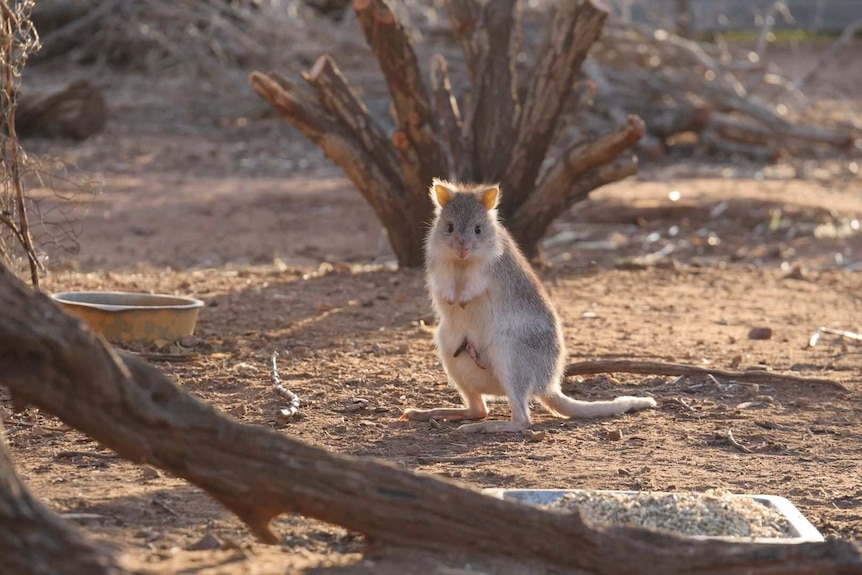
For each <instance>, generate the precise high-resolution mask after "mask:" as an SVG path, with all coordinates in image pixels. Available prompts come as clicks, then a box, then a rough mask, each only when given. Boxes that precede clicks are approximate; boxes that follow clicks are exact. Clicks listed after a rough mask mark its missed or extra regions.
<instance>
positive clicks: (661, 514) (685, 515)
mask: <svg viewBox="0 0 862 575" xmlns="http://www.w3.org/2000/svg"><path fill="white" fill-rule="evenodd" d="M543 507H544V508H547V509H554V510H558V511H565V510H574V509H576V508H577V509H580V510H581V513H582V514H583V516H584V517H585V519H587V520H588V521H591V522H593V523H597V524H600V525H613V526H620V525H628V526H636V527H647V528H652V529H663V530H666V531H673V532H676V533H680V534H683V535H705V536H711V537H720V536H723V537H768V538H783V537H793V533H792V531H791V530H790V523H789V522H788V520H787V518H786V517H784V515H782V514H781V513H779V512H778V511H777V510H775V509H773V508H772V507H769V506H767V505H764V504H762V503H760V502H758V501H756V500H754V499H751V498H749V497H740V496H734V495H733V494H732V493H730V492H728V491H722V490H709V491H706V492H704V493H650V492H638V493H631V494H629V493H608V492H596V491H576V492H572V493H567V494H565V495H564V496H563V497H562V498H560V499H559V500H557V501H555V502H553V503H550V504H547V505H543Z"/></svg>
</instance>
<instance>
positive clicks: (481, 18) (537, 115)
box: [249, 0, 644, 266]
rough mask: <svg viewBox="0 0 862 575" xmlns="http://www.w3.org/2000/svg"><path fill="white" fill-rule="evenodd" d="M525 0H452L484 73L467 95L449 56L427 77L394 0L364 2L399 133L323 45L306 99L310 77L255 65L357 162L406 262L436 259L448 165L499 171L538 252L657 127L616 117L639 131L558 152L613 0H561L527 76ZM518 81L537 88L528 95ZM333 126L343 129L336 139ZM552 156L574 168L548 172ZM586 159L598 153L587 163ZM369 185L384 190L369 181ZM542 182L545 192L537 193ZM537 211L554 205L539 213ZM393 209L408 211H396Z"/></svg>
mask: <svg viewBox="0 0 862 575" xmlns="http://www.w3.org/2000/svg"><path fill="white" fill-rule="evenodd" d="M519 4H520V3H518V2H515V1H514V0H501V1H498V2H480V1H479V0H447V2H446V6H447V9H448V11H449V15H450V19H451V21H452V26H453V29H454V34H455V36H456V37H457V39H458V40H459V42H460V45H461V48H462V50H463V52H464V58H465V62H466V67H467V69H468V72H469V76H470V77H469V81H470V89H469V95H462V96H461V98H460V100H461V101H460V102H459V101H458V100H459V98H458V97H456V96H455V95H454V94H452V88H451V84H450V82H449V77H448V69H447V66H446V61H445V60H444V59H443V57H442V56H440V55H437V56H435V58H434V60H433V61H432V64H431V86H430V89H429V87H428V86H426V83H425V81H424V79H423V76H422V74H421V70H420V67H419V64H418V62H417V58H416V54H415V51H414V48H413V45H412V43H411V40H410V37H409V34H408V33H407V30H406V29H405V28H404V26H403V25H402V23H401V22H400V21H399V19H398V16H397V12H396V11H393V10H392V8H391V6H390V1H389V0H353V2H352V5H353V9H354V11H355V12H356V18H357V21H358V23H359V25H360V27H361V28H362V31H363V33H364V35H365V39H366V41H367V43H368V45H369V46H370V48H371V52H372V53H373V54H374V57H375V58H376V59H377V61H378V63H379V64H380V69H381V71H382V73H383V76H384V78H385V80H386V83H387V86H388V88H389V94H390V96H391V99H392V113H393V119H394V121H395V129H394V130H393V131H392V132H391V133H390V134H389V135H388V138H386V137H384V134H385V131H384V130H383V128H382V127H381V126H380V125H378V123H377V121H376V120H375V119H374V118H373V117H371V115H370V114H369V113H368V110H367V108H366V107H365V106H364V105H363V104H362V102H360V101H359V99H358V98H357V97H356V95H355V93H354V92H353V90H352V89H351V88H350V86H349V85H348V84H347V82H346V80H344V77H343V76H342V75H341V73H340V72H339V71H338V68H337V66H336V65H335V63H334V61H333V60H332V59H331V58H329V57H328V56H321V58H320V59H319V60H318V61H317V63H315V65H314V66H313V67H312V69H311V70H310V71H309V72H308V73H306V74H304V75H303V78H304V80H305V81H306V82H307V83H308V84H310V85H311V87H312V88H313V90H314V93H315V97H316V100H314V101H309V100H308V99H306V98H305V97H304V92H305V87H304V86H297V85H294V84H293V83H291V82H284V81H275V76H274V75H271V74H270V75H266V74H262V73H260V72H254V73H252V74H251V75H250V77H249V82H250V84H251V86H252V87H253V88H254V89H255V91H256V92H257V93H258V94H259V95H260V96H261V97H262V98H263V99H264V100H266V101H267V102H268V103H269V104H270V105H271V106H272V107H273V108H275V109H276V110H277V111H278V112H279V113H280V114H281V115H282V117H283V118H284V119H285V120H287V121H288V122H289V123H291V124H293V125H294V126H295V127H297V128H299V130H300V131H302V133H303V134H305V135H306V136H307V137H308V138H309V139H311V140H312V141H313V142H314V143H315V144H317V145H318V146H319V147H320V148H321V149H322V150H323V151H324V153H325V154H326V155H327V156H329V157H330V158H331V159H332V160H333V161H334V162H335V163H336V164H337V165H338V166H339V167H340V168H341V169H342V170H344V172H345V174H346V175H347V176H348V177H349V178H350V180H351V182H352V183H353V184H354V185H355V186H356V188H357V189H358V190H359V191H360V192H361V193H362V194H363V196H364V197H365V198H366V200H368V201H369V203H371V205H372V207H373V208H374V209H375V212H376V213H377V215H378V217H379V218H380V220H381V223H382V224H383V226H384V227H385V228H386V230H387V232H388V235H389V239H390V242H391V244H392V248H393V251H394V252H395V256H396V257H397V259H398V263H399V265H402V266H419V265H421V264H422V259H423V253H422V244H423V240H424V236H425V233H426V230H427V229H428V225H429V223H430V219H431V202H430V200H429V199H428V195H427V187H428V186H429V185H430V182H431V179H432V178H434V177H444V178H447V177H448V178H458V179H467V180H473V181H477V180H481V181H493V182H499V183H500V185H501V186H502V189H503V196H502V203H501V206H500V213H501V215H502V217H503V221H504V223H505V224H506V225H507V226H510V229H511V231H512V233H513V235H514V236H515V239H516V240H517V241H518V243H519V244H520V245H521V247H522V248H523V250H524V251H525V252H526V254H527V255H528V256H530V257H536V256H538V255H539V249H540V245H541V244H540V241H541V239H542V237H543V236H544V235H545V233H546V231H547V229H548V226H549V225H550V224H551V222H552V221H553V219H555V218H556V217H558V216H559V215H560V214H561V213H562V212H563V211H565V210H567V209H568V208H569V207H570V206H571V205H572V204H573V203H574V202H575V201H577V200H580V199H583V198H585V197H586V196H587V194H589V192H590V191H591V190H592V189H594V188H596V187H599V186H602V185H604V184H607V183H610V182H613V181H616V180H619V179H621V178H624V177H626V176H629V175H631V174H632V173H633V171H634V170H635V169H636V164H634V163H631V162H629V163H628V164H627V165H626V166H625V167H624V168H621V169H619V168H620V166H619V165H617V168H618V169H602V165H603V164H611V163H612V162H613V161H614V160H615V159H617V157H618V156H619V155H620V154H622V153H623V152H624V151H625V150H626V149H627V148H629V147H631V146H633V145H634V144H635V143H636V141H637V139H638V138H640V137H641V135H643V133H644V132H643V129H642V127H641V129H639V130H633V129H627V128H625V127H623V126H616V127H614V129H617V130H627V131H626V135H625V137H622V138H611V139H610V140H609V139H607V138H601V137H593V136H590V137H589V138H587V139H586V140H585V141H580V142H578V144H577V149H576V150H563V151H562V152H561V153H559V154H557V153H554V150H551V147H552V143H553V142H554V141H555V136H556V135H557V134H558V133H559V132H560V131H561V130H562V129H563V128H564V127H565V126H564V125H563V124H564V122H561V119H562V118H563V111H564V108H565V106H566V103H567V102H568V101H569V100H570V99H571V96H572V94H573V91H572V84H573V81H574V79H575V77H576V75H577V73H578V70H579V68H580V65H581V62H583V60H584V58H585V57H586V54H587V52H588V50H589V49H590V47H591V46H592V44H593V43H594V42H595V40H596V39H597V38H598V37H599V34H600V32H601V30H602V25H603V24H604V21H605V18H606V17H607V9H606V7H605V5H604V3H603V2H601V1H599V0H578V1H560V2H559V3H558V4H557V6H556V8H555V9H554V10H553V11H552V12H553V15H552V17H551V19H550V25H549V26H548V31H547V36H546V39H545V41H544V43H543V46H544V48H543V49H542V50H541V51H540V53H539V54H538V55H537V56H536V63H535V66H533V68H532V70H533V71H532V76H531V78H530V80H529V81H527V82H518V81H517V78H516V75H515V59H516V58H517V57H518V56H519V55H518V52H519V51H520V49H519V42H520V11H519V10H520V8H519V7H518V5H519ZM518 85H525V86H529V87H528V88H527V89H526V91H525V93H524V95H523V98H522V97H521V95H520V94H519V92H518V90H517V89H516V87H517V86H518ZM607 131H609V132H612V131H613V130H611V129H609V130H607ZM330 134H334V135H335V136H336V141H335V142H333V141H332V138H331V137H329V135H330ZM387 140H388V141H387ZM334 144H338V145H337V146H336V145H334ZM620 144H622V145H620ZM572 154H576V155H578V161H571V159H570V156H571V155H572ZM549 156H550V157H557V158H559V162H561V163H564V164H565V166H562V167H558V168H559V169H557V170H556V171H554V172H553V174H549V176H548V177H543V176H542V174H543V173H544V172H545V171H546V166H545V159H546V157H549ZM584 157H589V160H584V161H581V160H582V159H583V158H584ZM393 167H394V168H395V170H393ZM552 170H553V168H552ZM599 172H600V173H601V175H600V176H597V175H596V174H597V173H599ZM579 179H580V180H581V182H582V183H581V184H580V185H579V187H578V188H577V190H575V191H574V192H573V189H572V183H571V182H575V181H578V180H579ZM584 182H588V183H589V185H586V184H585V183H584ZM369 187H373V188H375V189H377V190H379V192H373V193H369V190H368V188H369ZM383 190H385V193H384V192H383ZM534 193H535V194H538V195H539V196H540V198H539V199H537V200H534V199H533V194H534ZM390 204H391V206H390ZM528 204H529V208H527V207H526V206H527V205H528ZM522 207H524V211H523V212H522V211H521V208H522ZM537 212H541V217H534V216H535V214H536V213H537ZM387 213H389V214H395V213H397V214H398V217H397V218H391V217H386V214H387ZM510 224H511V225H510Z"/></svg>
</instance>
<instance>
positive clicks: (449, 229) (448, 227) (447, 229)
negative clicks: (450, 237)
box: [446, 223, 455, 234]
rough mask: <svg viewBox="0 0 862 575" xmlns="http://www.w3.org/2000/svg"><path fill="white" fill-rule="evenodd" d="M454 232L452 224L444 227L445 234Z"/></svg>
mask: <svg viewBox="0 0 862 575" xmlns="http://www.w3.org/2000/svg"><path fill="white" fill-rule="evenodd" d="M454 231H455V225H454V224H452V223H450V224H449V225H447V226H446V233H447V234H451V233H452V232H454Z"/></svg>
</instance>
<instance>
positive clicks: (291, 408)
mask: <svg viewBox="0 0 862 575" xmlns="http://www.w3.org/2000/svg"><path fill="white" fill-rule="evenodd" d="M276 358H278V352H277V351H274V352H272V356H271V357H270V359H271V361H272V385H273V386H275V392H276V393H277V394H279V395H280V396H281V397H283V398H284V399H286V400H287V407H286V408H284V409H281V410H280V411H279V413H280V414H281V415H282V416H283V417H286V418H288V417H293V416H294V415H296V412H297V411H298V410H299V396H298V395H296V394H295V393H293V392H292V391H290V390H289V389H287V388H286V387H284V385H282V383H281V378H279V377H278V365H277V364H276Z"/></svg>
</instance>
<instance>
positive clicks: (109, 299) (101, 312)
mask: <svg viewBox="0 0 862 575" xmlns="http://www.w3.org/2000/svg"><path fill="white" fill-rule="evenodd" d="M51 297H52V298H53V299H54V300H55V301H57V302H58V303H59V304H60V305H62V306H63V308H64V309H65V310H66V311H68V312H69V313H71V314H73V315H76V316H78V317H80V318H81V319H82V320H84V321H85V322H86V323H87V325H89V326H90V328H91V329H92V330H93V331H97V332H99V333H101V334H102V335H103V336H105V339H107V340H108V341H111V342H143V343H154V342H159V341H175V340H177V339H179V338H181V337H183V336H186V335H192V334H193V333H194V331H195V324H196V323H197V320H198V312H200V309H201V308H202V307H203V305H204V302H202V301H201V300H199V299H194V298H190V297H178V296H172V295H161V294H147V293H129V292H99V291H76V292H64V293H55V294H53V295H52V296H51Z"/></svg>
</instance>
